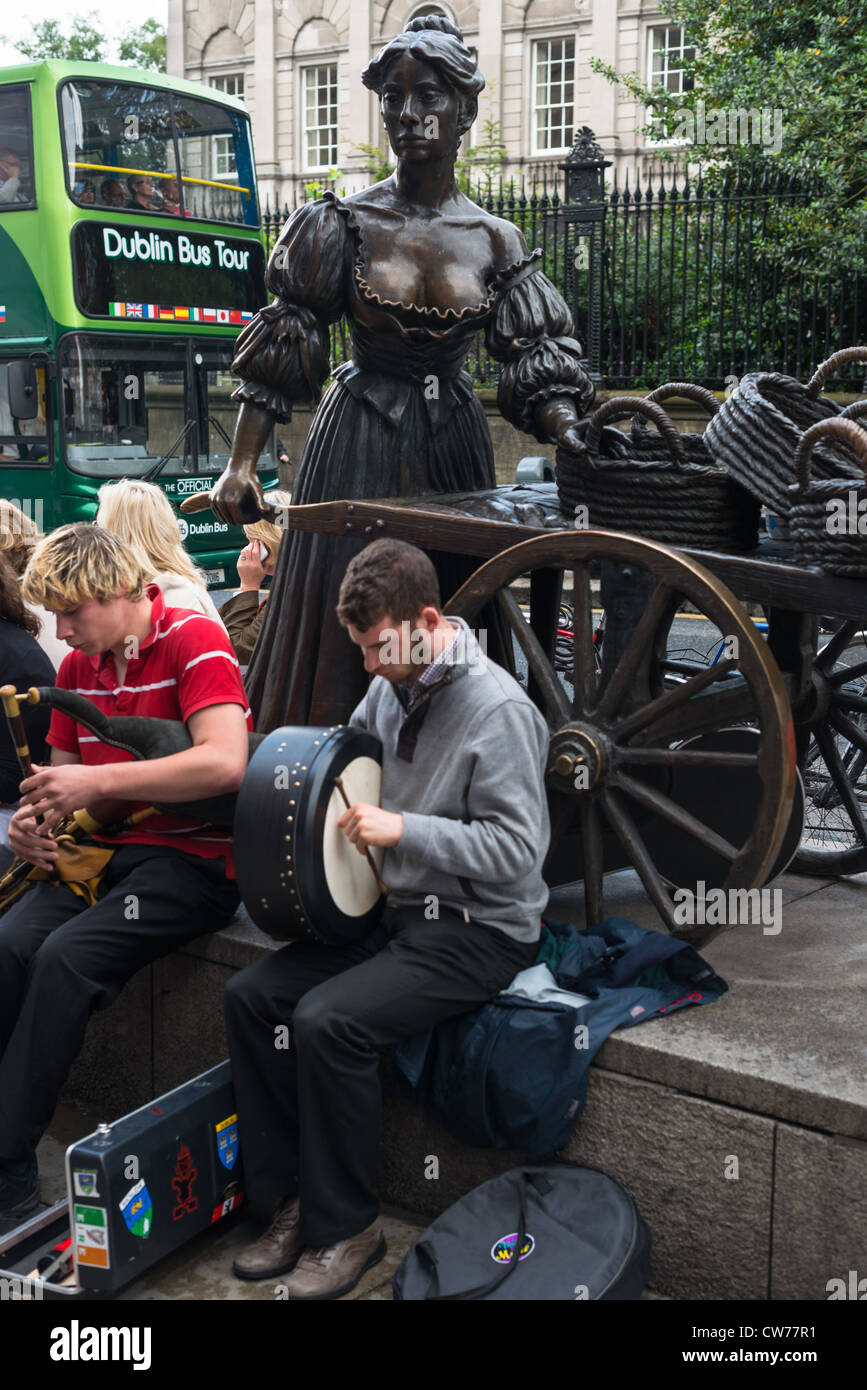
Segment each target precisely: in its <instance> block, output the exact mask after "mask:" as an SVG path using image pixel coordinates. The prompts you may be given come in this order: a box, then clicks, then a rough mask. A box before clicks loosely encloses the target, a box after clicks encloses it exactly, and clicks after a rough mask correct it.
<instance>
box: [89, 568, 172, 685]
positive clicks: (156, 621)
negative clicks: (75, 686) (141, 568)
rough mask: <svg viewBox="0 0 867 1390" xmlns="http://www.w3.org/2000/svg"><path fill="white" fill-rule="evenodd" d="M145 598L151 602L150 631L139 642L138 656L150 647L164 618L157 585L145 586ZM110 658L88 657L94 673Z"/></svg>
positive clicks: (106, 655)
mask: <svg viewBox="0 0 867 1390" xmlns="http://www.w3.org/2000/svg"><path fill="white" fill-rule="evenodd" d="M145 597H146V598H149V599H150V600H151V605H152V607H151V625H150V631H149V632H148V635H147V637H146V638H145V639H144V641H143V642H139V647H138V650H139V656H141V653H142V652H143V651H146V650H147V648H148V647H152V646H153V644H154V642H155V641H156V639H157V637H158V636H159V632H160V624H161V622H162V620H163V618H164V617H165V616H166V601H165V599H164V598H163V591H162V589H161V588H160V586H159V584H148V585H146V586H145ZM110 656H111V652H97V654H96V656H89V657H88V658H87V660H88V661H89V662H90V665H91V666H92V668H93V670H94V671H101V670H102V668H103V666H104V665H105V662H106V661H107V660H108V658H109V657H110Z"/></svg>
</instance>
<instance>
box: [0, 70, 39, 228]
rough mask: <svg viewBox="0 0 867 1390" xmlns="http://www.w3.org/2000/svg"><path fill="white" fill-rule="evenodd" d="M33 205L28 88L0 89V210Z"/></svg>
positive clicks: (33, 188) (34, 198) (34, 201)
mask: <svg viewBox="0 0 867 1390" xmlns="http://www.w3.org/2000/svg"><path fill="white" fill-rule="evenodd" d="M35 206H36V189H35V185H34V181H33V138H32V135H31V129H30V91H29V88H28V87H27V86H26V85H25V84H23V83H22V85H21V86H15V87H3V88H0V212H8V211H10V210H11V209H13V208H27V207H30V208H32V207H35Z"/></svg>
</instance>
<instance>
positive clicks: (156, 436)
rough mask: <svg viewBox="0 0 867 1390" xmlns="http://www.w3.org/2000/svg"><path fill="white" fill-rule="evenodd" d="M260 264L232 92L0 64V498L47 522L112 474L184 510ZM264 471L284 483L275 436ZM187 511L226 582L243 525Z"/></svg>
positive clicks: (124, 73) (244, 135)
mask: <svg viewBox="0 0 867 1390" xmlns="http://www.w3.org/2000/svg"><path fill="white" fill-rule="evenodd" d="M264 275H265V254H264V246H263V241H262V234H261V230H260V221H259V205H258V200H257V196H256V178H255V166H254V163H253V147H252V140H251V136H250V120H249V116H248V115H247V112H246V110H245V108H244V105H243V103H242V102H240V101H238V100H235V99H234V98H232V97H229V96H225V95H223V94H222V93H219V92H215V91H213V90H212V89H210V88H207V87H203V86H200V85H197V84H195V83H191V82H183V81H180V80H178V79H175V78H170V77H165V76H162V75H158V74H155V73H150V72H141V71H136V70H134V69H129V68H121V67H109V66H104V65H102V64H97V63H77V64H74V63H60V62H44V63H33V64H27V65H25V66H20V67H12V68H4V69H0V478H2V482H0V496H2V497H4V498H6V499H7V500H10V501H13V502H16V503H17V505H18V506H20V507H21V509H22V510H23V511H24V512H25V513H26V514H27V515H29V516H31V517H32V518H33V520H35V521H36V522H37V524H39V526H40V528H41V529H43V530H46V531H47V530H51V529H52V528H53V527H55V526H58V525H60V524H61V523H62V522H66V521H75V520H91V519H92V518H93V516H94V514H95V510H96V494H97V491H98V489H99V487H100V486H101V484H102V483H104V482H106V481H107V480H111V479H116V478H122V477H129V478H143V479H147V480H149V481H154V482H157V483H158V484H159V485H160V486H161V487H162V488H163V489H164V490H165V492H166V494H167V495H168V497H169V498H170V500H171V501H172V503H173V504H174V505H175V507H176V508H177V506H178V505H179V504H180V502H181V501H182V500H183V499H184V497H185V496H187V495H189V494H191V493H195V492H201V491H203V490H204V489H206V488H208V487H209V486H211V484H212V483H213V481H214V478H215V476H216V475H217V474H219V473H220V472H222V470H223V468H224V467H225V465H226V462H227V459H228V456H229V452H230V448H231V437H232V430H233V427H234V421H235V416H236V413H237V408H236V407H235V406H234V404H233V403H232V401H231V400H230V395H231V392H232V390H233V388H234V386H235V385H237V382H236V380H235V379H234V378H233V377H232V375H231V371H230V365H231V360H232V355H233V343H234V339H235V338H236V337H237V335H238V333H239V332H240V330H241V328H242V326H243V325H244V324H245V323H247V322H249V320H250V319H251V318H252V316H253V314H254V313H255V311H256V310H257V309H258V308H259V307H260V306H261V305H262V304H264V303H265V302H266V299H267V294H266V290H265V280H264ZM260 475H261V476H262V480H263V483H264V484H265V485H266V486H267V485H268V484H269V483H271V484H273V483H275V482H276V476H277V475H276V460H275V458H274V452H273V444H272V446H271V449H270V452H269V451H268V450H266V452H265V454H264V455H263V459H262V467H261V469H260ZM178 524H179V527H180V531H181V535H182V537H183V538H184V541H185V543H186V545H187V547H188V549H189V550H190V552H191V553H192V555H193V557H194V559H195V561H196V563H197V564H199V565H201V566H202V567H203V568H204V569H205V570H206V571H207V573H208V581H209V585H210V587H211V588H213V589H219V588H223V587H227V586H231V585H232V584H233V583H234V582H235V581H236V571H235V568H234V562H235V558H236V557H237V553H238V550H239V549H240V547H241V546H243V545H244V544H245V537H244V533H243V531H242V529H241V527H230V526H225V525H223V524H222V523H221V522H218V521H217V519H216V518H215V517H214V516H213V515H212V514H211V513H210V512H205V513H197V514H196V515H194V516H193V517H190V518H186V517H181V516H180V515H179V517H178Z"/></svg>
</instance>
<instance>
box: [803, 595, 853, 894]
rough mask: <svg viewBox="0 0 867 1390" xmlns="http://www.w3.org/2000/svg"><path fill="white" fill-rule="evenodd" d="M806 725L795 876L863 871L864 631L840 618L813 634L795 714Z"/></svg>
mask: <svg viewBox="0 0 867 1390" xmlns="http://www.w3.org/2000/svg"><path fill="white" fill-rule="evenodd" d="M796 718H797V721H798V730H799V733H801V731H802V730H803V729H807V730H809V742H808V743H807V746H806V751H805V753H804V757H803V764H802V770H803V777H804V790H805V798H806V817H805V824H804V838H803V840H802V842H801V848H800V849H799V851H798V853H797V855H796V856H795V859H794V860H793V863H792V868H793V869H794V870H796V871H797V872H799V873H805V874H818V875H820V876H822V877H827V876H828V875H832V874H857V873H863V872H864V870H865V869H867V632H865V630H864V626H863V624H858V623H853V622H845V623H841V624H839V625H838V627H837V630H836V632H834V633H833V635H831V636H829V635H828V634H827V633H823V634H822V636H821V637H820V640H819V643H818V648H817V651H816V658H815V661H814V664H813V680H812V689H811V690H810V693H809V698H808V699H807V700H806V701H805V702H804V703H803V706H799V708H798V710H797V711H796Z"/></svg>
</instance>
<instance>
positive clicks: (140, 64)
mask: <svg viewBox="0 0 867 1390" xmlns="http://www.w3.org/2000/svg"><path fill="white" fill-rule="evenodd" d="M117 56H118V60H119V62H121V63H131V64H132V66H133V67H136V68H147V69H149V70H150V71H152V72H165V70H166V31H165V28H164V27H163V25H162V24H158V23H157V21H156V20H155V19H146V20H145V21H144V23H143V24H140V25H139V27H138V28H137V29H136V28H134V27H132V26H130V27H129V28H128V29H126V31H125V32H124V34H123V37H122V38H121V41H120V44H119V45H118V50H117Z"/></svg>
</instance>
